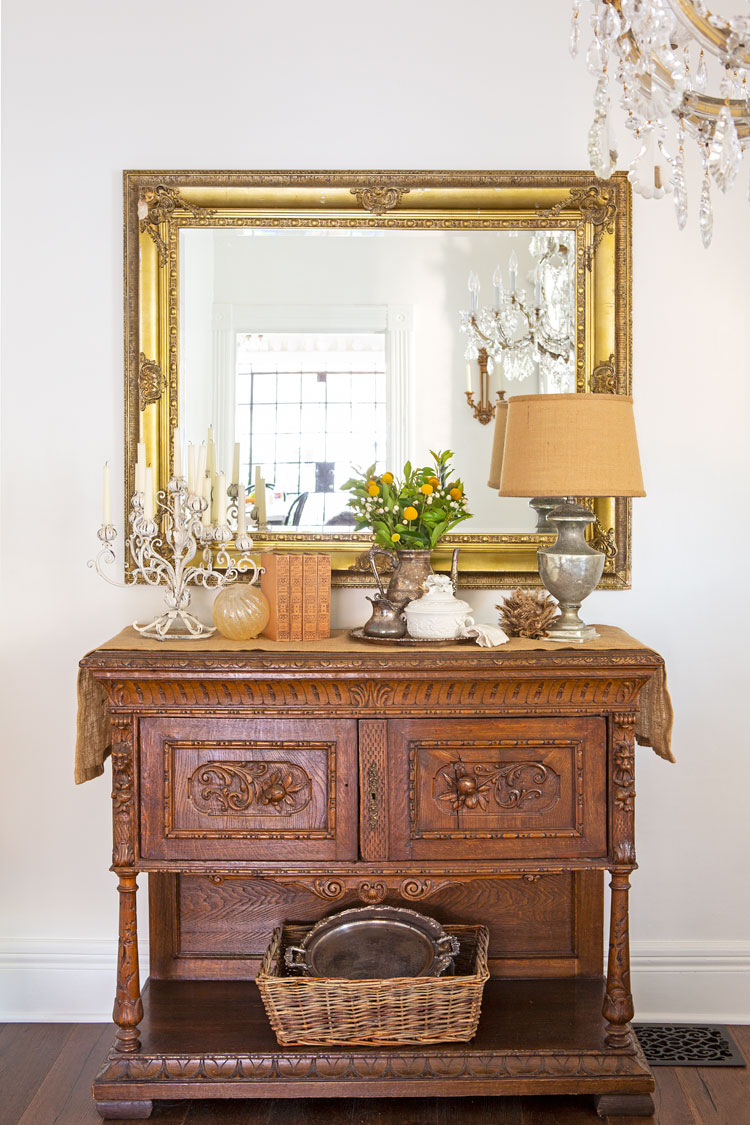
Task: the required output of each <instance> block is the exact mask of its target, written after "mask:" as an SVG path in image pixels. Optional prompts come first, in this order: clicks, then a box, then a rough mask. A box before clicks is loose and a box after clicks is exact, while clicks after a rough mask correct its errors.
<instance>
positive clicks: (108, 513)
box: [102, 461, 112, 527]
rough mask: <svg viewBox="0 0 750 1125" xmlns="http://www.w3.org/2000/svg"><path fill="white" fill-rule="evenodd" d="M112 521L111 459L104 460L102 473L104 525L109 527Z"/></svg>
mask: <svg viewBox="0 0 750 1125" xmlns="http://www.w3.org/2000/svg"><path fill="white" fill-rule="evenodd" d="M111 523H112V495H111V493H110V489H109V461H105V462H104V473H103V474H102V525H103V526H104V527H108V526H109V524H111Z"/></svg>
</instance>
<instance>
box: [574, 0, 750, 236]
mask: <svg viewBox="0 0 750 1125" xmlns="http://www.w3.org/2000/svg"><path fill="white" fill-rule="evenodd" d="M584 11H586V12H588V13H589V14H590V21H591V28H592V32H593V35H592V39H591V42H590V44H589V46H588V50H587V52H586V65H587V67H588V69H589V71H590V72H591V73H592V74H593V75H595V77H596V79H597V83H596V90H595V93H594V120H593V123H592V125H591V129H590V131H589V139H588V150H589V160H590V163H591V167H592V169H593V170H594V172H595V173H596V174H597V176H600V177H601V178H603V179H606V178H607V177H609V176H610V175H611V174H612V172H613V171H614V168H615V164H616V162H617V156H618V151H617V143H616V141H615V138H614V131H613V121H612V102H613V99H614V97H615V95H614V94H613V86H615V85H616V86H617V87H618V93H617V95H616V100H617V101H618V102H619V105H620V107H621V109H622V111H623V113H624V127H625V129H627V130H628V131H629V132H630V133H632V135H633V137H634V139H635V141H636V144H637V145H638V146H640V147H639V151H638V152H637V155H636V156H635V159H634V160H633V161H632V162H631V164H630V165H629V173H628V178H629V179H630V182H631V183H632V185H633V190H634V191H637V192H638V193H639V194H640V195H642V196H644V197H645V198H646V199H658V198H660V197H661V196H663V195H665V194H666V193H667V192H670V191H671V192H673V193H674V204H675V211H676V214H677V223H678V226H679V228H680V230H682V229H683V228H684V227H685V225H686V223H687V217H688V193H687V184H686V174H685V146H686V141H687V140H689V139H691V140H692V141H693V142H694V143H695V145H696V147H697V151H698V156H699V159H700V164H701V168H702V184H701V191H700V198H699V204H698V224H699V227H700V232H701V238H702V240H703V245H704V246H708V245H709V244H710V242H711V237H712V234H713V205H712V201H711V185H712V182H713V183H714V184H715V185H716V187H718V188H719V190H720V191H722V192H726V191H728V190H729V189H730V188H731V187H732V184H733V183H734V182H735V180H736V178H737V174H738V172H739V170H740V167H741V164H742V154H743V151H744V149H745V148H747V146H748V145H749V144H750V100H749V95H750V90H749V89H748V82H747V79H748V69H749V68H750V15H736V16H732V17H727V18H725V17H722V16H719V15H716V14H714V13H713V12H711V11H709V9H708V7H707V6H706V4H704V3H702V0H573V23H572V29H571V39H570V49H571V53H572V54H574V55H575V54H576V53H577V50H578V44H579V39H580V35H581V24H582V23H583V22H584V16H583V13H584Z"/></svg>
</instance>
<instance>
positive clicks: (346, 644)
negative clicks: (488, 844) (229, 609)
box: [75, 625, 675, 785]
mask: <svg viewBox="0 0 750 1125" xmlns="http://www.w3.org/2000/svg"><path fill="white" fill-rule="evenodd" d="M596 628H597V630H598V632H599V636H598V637H597V638H596V639H595V640H593V641H588V642H587V643H586V644H583V645H562V644H559V643H558V642H555V641H548V640H536V641H531V640H527V639H526V638H525V637H511V638H510V640H509V641H508V643H507V644H504V645H501V646H500V647H498V648H494V649H488V650H485V651H488V652H490V651H491V652H492V653H493V654H494V655H496V656H502V655H503V653H506V652H539V651H542V652H544V651H547V652H560V651H565V650H570V649H572V650H573V651H576V652H580V651H581V650H584V651H585V650H588V649H599V650H601V649H610V650H620V649H622V650H631V651H632V650H633V649H645V648H647V647H648V646H646V645H643V644H641V642H640V641H637V640H635V639H634V638H633V637H630V636H628V634H627V633H625V632H623V630H622V629H615V628H614V627H613V626H611V625H597V626H596ZM467 647H469V646H467V645H445V646H443V647H441V648H440V650H439V651H440V652H441V654H442V653H446V652H456V653H465V652H466V649H467ZM106 649H115V650H118V651H121V652H165V651H167V652H247V653H252V652H331V653H340V654H341V655H346V653H350V652H369V653H372V652H373V651H375V649H374V646H373V645H371V644H368V643H367V642H366V641H354V640H352V639H351V638H350V637H349V635H348V633H347V631H346V630H345V629H339V630H336V631H334V632H333V633H332V634H331V636H330V637H329V638H328V639H326V640H321V641H271V640H268V639H267V638H266V637H256V638H255V640H252V641H230V640H227V639H226V637H221V636H219V635H218V634H214V635H213V636H212V637H203V638H201V640H200V641H175V640H168V641H155V640H151V639H150V638H148V637H142V636H141V634H140V633H138V632H136V630H135V629H133V628H132V627H128V628H127V629H123V631H122V632H121V633H118V634H117V636H116V637H113V638H112V639H111V640H109V641H105V643H104V644H102V645H99V646H98V648H97V649H96V651H97V652H100V651H102V650H106ZM380 651H386V652H387V651H393V652H396V651H399V652H404V651H408V652H419V651H432V652H434V646H432V645H429V644H425V645H413V646H409V648H408V649H406V650H405V649H403V648H399V646H398V645H393V648H392V649H390V648H389V649H386V648H385V646H381V648H380ZM639 706H640V710H639V712H638V717H637V720H636V727H635V735H636V739H637V741H638V743H639V744H640V745H641V746H650V747H651V748H652V749H653V750H654V752H655V753H656V754H658V755H659V757H660V758H665V759H666V760H667V761H668V762H673V761H674V760H675V759H674V757H673V756H672V750H671V740H672V721H673V712H672V702H671V700H670V698H669V692H668V690H667V676H666V670H665V668H664V665H663V664H662V665H661V666H660V667H659V668H658V669H657V670H656V672H655V673H654V674H653V675H652V676H651V678H650V679H649V681H648V683H647V684H646V686H645V687H644V688H643V690H642V691H641V696H640V704H639ZM109 750H110V730H109V719H108V716H107V700H106V695H105V692H104V689H103V687H102V686H101V684H99V683H97V681H96V680H95V679H94V677H93V675H92V673H91V670H90V669H89V668H86V667H82V668H80V669H79V672H78V719H77V728H76V753H75V781H76V785H80V784H81V783H82V782H84V781H90V780H91V778H93V777H98V776H99V775H100V774H101V773H103V772H104V761H105V759H106V758H107V756H108V754H109Z"/></svg>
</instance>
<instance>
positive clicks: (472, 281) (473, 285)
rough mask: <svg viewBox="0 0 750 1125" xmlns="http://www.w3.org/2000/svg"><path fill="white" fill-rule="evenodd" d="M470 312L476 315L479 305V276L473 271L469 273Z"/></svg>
mask: <svg viewBox="0 0 750 1125" xmlns="http://www.w3.org/2000/svg"><path fill="white" fill-rule="evenodd" d="M468 286H469V312H471V313H475V312H476V311H477V306H478V305H479V288H480V286H479V275H478V274H476V273H474V270H471V271H470V273H469V282H468Z"/></svg>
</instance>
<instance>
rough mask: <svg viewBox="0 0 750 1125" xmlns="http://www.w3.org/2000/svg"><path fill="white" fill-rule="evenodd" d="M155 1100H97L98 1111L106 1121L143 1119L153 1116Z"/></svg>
mask: <svg viewBox="0 0 750 1125" xmlns="http://www.w3.org/2000/svg"><path fill="white" fill-rule="evenodd" d="M153 1108H154V1103H153V1102H97V1103H96V1112H97V1113H98V1114H99V1116H100V1117H103V1118H104V1119H105V1121H143V1120H144V1119H145V1118H146V1117H150V1116H151V1110H152V1109H153Z"/></svg>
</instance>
